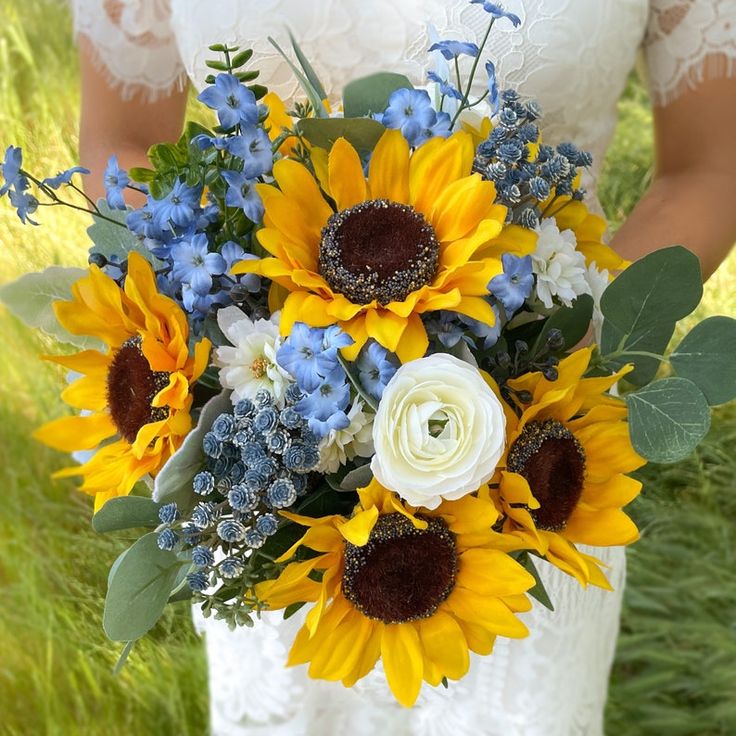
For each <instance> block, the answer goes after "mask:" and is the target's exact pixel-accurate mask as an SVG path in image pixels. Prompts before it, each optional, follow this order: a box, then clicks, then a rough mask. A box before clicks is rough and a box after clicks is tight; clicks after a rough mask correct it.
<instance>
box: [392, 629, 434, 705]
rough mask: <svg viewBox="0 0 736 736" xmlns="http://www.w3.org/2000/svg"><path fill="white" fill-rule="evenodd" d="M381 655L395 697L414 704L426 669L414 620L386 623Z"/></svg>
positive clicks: (406, 703) (400, 701)
mask: <svg viewBox="0 0 736 736" xmlns="http://www.w3.org/2000/svg"><path fill="white" fill-rule="evenodd" d="M381 659H382V660H383V668H384V671H385V672H386V680H387V681H388V685H389V687H390V688H391V692H392V693H393V694H394V697H395V698H396V700H398V701H399V703H401V705H403V706H404V707H406V708H411V706H412V705H414V703H415V701H416V699H417V696H418V695H419V690H420V688H421V686H422V673H423V671H424V667H423V662H422V650H421V643H420V641H419V634H418V633H417V630H416V628H414V626H413V625H412V624H388V625H386V626H385V627H384V629H383V636H382V637H381Z"/></svg>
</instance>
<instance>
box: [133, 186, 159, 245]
mask: <svg viewBox="0 0 736 736" xmlns="http://www.w3.org/2000/svg"><path fill="white" fill-rule="evenodd" d="M148 199H149V202H150V201H155V200H154V199H153V197H151V196H150V195H149V197H148ZM125 224H126V225H127V226H128V229H129V230H131V231H132V232H134V233H135V234H136V235H140V236H142V237H144V238H151V239H153V240H160V239H161V237H162V236H163V235H164V231H163V230H162V229H161V228H160V227H159V224H158V222H156V219H155V217H154V214H153V211H152V210H151V207H150V206H149V204H148V203H146V204H144V205H143V207H140V208H139V209H137V210H132V211H131V212H129V213H128V215H127V217H126V218H125Z"/></svg>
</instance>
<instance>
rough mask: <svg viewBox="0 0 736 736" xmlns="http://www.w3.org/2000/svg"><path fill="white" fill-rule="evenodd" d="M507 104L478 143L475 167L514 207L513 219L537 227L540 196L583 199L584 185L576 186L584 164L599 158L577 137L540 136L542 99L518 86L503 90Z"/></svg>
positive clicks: (501, 198) (503, 201) (503, 200)
mask: <svg viewBox="0 0 736 736" xmlns="http://www.w3.org/2000/svg"><path fill="white" fill-rule="evenodd" d="M501 99H502V107H501V110H500V111H499V113H498V118H497V120H496V124H495V126H494V128H493V130H492V131H491V134H490V135H489V136H488V138H487V139H486V140H485V141H483V143H481V144H480V145H479V146H478V149H477V151H476V156H475V161H474V169H475V171H478V172H480V173H481V174H482V175H483V177H484V178H485V179H489V180H490V181H492V182H493V183H494V184H495V185H496V192H497V195H498V201H499V202H500V203H501V204H505V205H506V206H507V207H508V208H509V212H508V216H507V219H508V222H513V223H515V224H517V225H521V226H522V227H526V228H529V229H533V228H535V227H537V225H538V224H539V220H540V219H541V217H542V216H543V212H542V211H541V208H540V207H539V204H540V202H543V201H544V200H546V199H547V198H548V197H549V195H550V194H552V193H554V194H555V196H571V197H572V198H573V199H578V200H581V199H583V197H584V196H585V191H584V190H583V189H578V188H575V186H574V180H575V177H576V176H577V173H578V169H579V168H581V167H586V166H590V165H591V163H592V161H593V159H592V156H591V155H590V154H589V153H588V152H586V151H581V150H579V149H578V148H577V147H576V146H574V145H573V144H572V143H561V144H560V145H559V146H557V148H553V147H552V146H548V145H546V144H541V145H539V146H538V147H537V146H536V145H535V146H534V149H536V153H535V152H534V150H533V149H532V148H531V147H530V144H537V143H538V142H539V127H538V125H537V122H536V121H538V120H539V118H540V117H541V115H542V111H541V108H540V107H539V105H538V104H537V103H536V102H534V101H533V100H532V101H529V102H526V103H524V102H522V101H521V99H520V97H519V94H518V93H517V92H516V91H514V90H512V89H508V90H504V91H503V92H502V93H501Z"/></svg>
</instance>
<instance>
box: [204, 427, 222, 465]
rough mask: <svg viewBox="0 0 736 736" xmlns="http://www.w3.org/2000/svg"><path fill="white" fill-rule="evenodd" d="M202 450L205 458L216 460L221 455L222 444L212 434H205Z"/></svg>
mask: <svg viewBox="0 0 736 736" xmlns="http://www.w3.org/2000/svg"><path fill="white" fill-rule="evenodd" d="M202 449H203V450H204V454H205V455H207V457H211V458H215V459H216V458H218V457H220V455H222V442H220V440H218V439H217V437H215V435H214V434H212V432H207V434H206V435H205V436H204V439H203V440H202Z"/></svg>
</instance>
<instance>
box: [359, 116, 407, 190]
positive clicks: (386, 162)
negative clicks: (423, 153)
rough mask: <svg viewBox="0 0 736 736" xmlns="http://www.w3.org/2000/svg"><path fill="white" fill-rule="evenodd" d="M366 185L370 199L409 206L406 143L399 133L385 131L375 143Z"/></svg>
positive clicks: (397, 131) (396, 131)
mask: <svg viewBox="0 0 736 736" xmlns="http://www.w3.org/2000/svg"><path fill="white" fill-rule="evenodd" d="M368 185H369V188H370V196H371V199H388V200H390V201H392V202H400V203H401V204H408V203H409V144H408V143H407V141H406V138H404V136H403V135H402V133H401V131H400V130H387V131H386V132H385V133H384V134H383V135H382V136H381V138H380V139H379V141H378V143H377V144H376V147H375V149H374V150H373V155H372V156H371V163H370V167H369V170H368Z"/></svg>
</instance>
